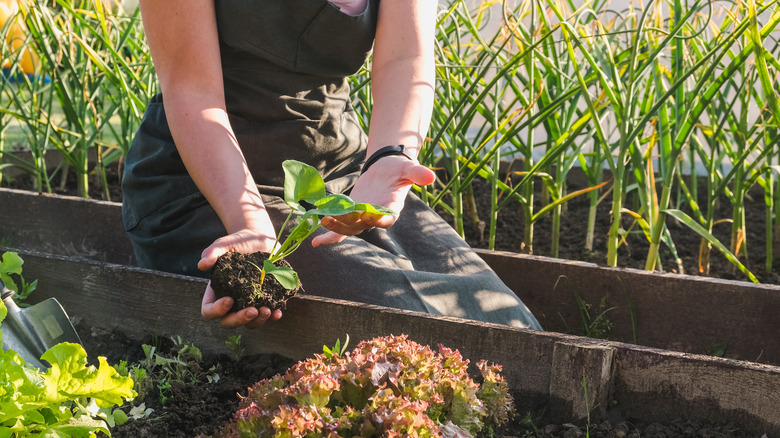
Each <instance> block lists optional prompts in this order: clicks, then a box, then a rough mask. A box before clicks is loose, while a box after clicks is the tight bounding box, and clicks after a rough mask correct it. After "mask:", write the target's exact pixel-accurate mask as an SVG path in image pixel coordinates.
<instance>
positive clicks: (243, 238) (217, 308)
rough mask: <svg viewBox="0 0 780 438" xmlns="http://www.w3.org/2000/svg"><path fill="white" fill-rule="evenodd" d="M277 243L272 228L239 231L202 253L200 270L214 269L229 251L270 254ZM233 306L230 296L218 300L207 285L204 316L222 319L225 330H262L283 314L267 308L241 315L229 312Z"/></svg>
mask: <svg viewBox="0 0 780 438" xmlns="http://www.w3.org/2000/svg"><path fill="white" fill-rule="evenodd" d="M275 242H276V238H275V237H274V236H273V229H271V230H270V232H255V231H252V230H240V231H237V232H235V233H232V234H228V235H227V236H224V237H220V238H219V239H217V240H215V241H214V243H212V244H211V245H210V246H209V247H208V248H206V249H205V250H203V253H202V254H201V259H200V262H198V269H201V270H203V271H207V270H209V269H211V267H212V266H214V263H216V261H217V259H218V258H219V256H221V255H222V254H225V253H227V252H242V253H253V252H257V251H262V252H271V250H272V249H273V246H274V244H275ZM232 307H233V299H232V298H231V297H222V298H220V299H218V300H217V299H216V296H215V294H214V290H213V289H212V288H211V283H210V282H209V284H208V285H207V286H206V292H205V293H204V294H203V301H202V302H201V308H200V310H201V315H203V318H204V319H206V320H214V319H219V320H220V323H221V324H222V326H223V327H225V328H237V327H241V326H243V327H246V328H248V329H253V328H257V327H260V326H261V325H263V324H265V323H266V322H267V321H269V320H270V321H276V320H278V319H280V318H281V317H282V311H281V310H279V309H276V310H274V311H271V309H269V308H267V307H261V308H260V309H259V310H258V309H256V308H254V307H248V308H246V309H241V310H239V311H238V312H230V309H231V308H232Z"/></svg>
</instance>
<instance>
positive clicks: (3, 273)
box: [0, 251, 24, 292]
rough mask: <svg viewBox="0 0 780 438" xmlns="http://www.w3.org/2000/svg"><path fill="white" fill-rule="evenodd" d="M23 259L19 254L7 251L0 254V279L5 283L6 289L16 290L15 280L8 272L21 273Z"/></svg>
mask: <svg viewBox="0 0 780 438" xmlns="http://www.w3.org/2000/svg"><path fill="white" fill-rule="evenodd" d="M23 263H24V261H23V260H22V258H21V257H19V254H17V253H15V252H11V251H8V252H6V253H4V254H2V255H1V256H0V280H2V281H3V283H5V285H6V287H8V289H11V290H13V291H14V292H18V289H17V286H16V282H14V280H13V279H12V278H11V277H10V275H9V274H21V273H22V264H23Z"/></svg>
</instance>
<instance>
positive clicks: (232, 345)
mask: <svg viewBox="0 0 780 438" xmlns="http://www.w3.org/2000/svg"><path fill="white" fill-rule="evenodd" d="M225 346H226V347H227V349H228V352H230V355H231V356H232V357H233V360H235V361H238V360H240V359H241V357H242V356H243V355H244V347H242V346H241V335H233V336H230V337H228V339H227V341H225Z"/></svg>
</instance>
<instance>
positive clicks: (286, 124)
mask: <svg viewBox="0 0 780 438" xmlns="http://www.w3.org/2000/svg"><path fill="white" fill-rule="evenodd" d="M140 7H141V13H142V18H143V22H144V26H145V30H146V36H147V38H148V43H149V47H150V51H151V55H152V59H153V61H154V65H155V69H156V71H157V75H158V78H159V81H160V87H161V90H162V93H161V96H157V97H155V98H154V99H153V100H152V102H151V103H150V104H149V107H148V109H147V113H146V116H145V118H144V121H143V123H142V125H141V127H140V129H139V131H138V133H137V134H136V138H135V140H134V143H133V146H132V147H131V149H130V151H129V153H128V155H127V163H126V168H125V169H126V170H125V175H124V178H123V191H124V205H123V217H124V221H125V226H126V228H127V230H128V233H129V235H130V237H131V240H132V242H133V245H134V249H135V252H136V258H137V260H138V262H139V265H140V266H143V267H147V268H153V269H159V270H165V271H169V272H177V273H183V274H189V275H198V274H199V273H198V271H197V269H200V270H201V271H202V272H201V273H200V274H201V275H206V274H205V272H206V271H208V269H210V268H211V267H212V266H213V264H214V262H215V261H216V259H217V258H218V257H219V256H220V255H221V254H224V253H225V252H227V251H240V252H255V251H269V250H270V249H271V248H272V246H273V244H274V241H275V236H276V231H275V230H276V228H275V227H278V226H280V225H281V220H282V219H283V218H284V217H285V216H286V215H287V212H288V211H289V210H287V207H286V205H285V204H284V202H283V201H282V199H281V198H280V196H281V194H282V189H281V187H282V186H283V172H282V166H281V163H282V161H284V160H285V159H296V160H299V161H303V162H305V163H307V164H309V165H312V166H314V167H316V168H317V169H318V170H319V171H320V172H321V174H322V175H323V178H324V179H325V181H326V185H327V188H328V190H329V191H331V192H345V191H349V193H350V196H351V197H352V198H353V199H355V200H356V201H359V202H370V203H373V204H380V205H385V206H387V207H390V208H393V209H394V210H395V211H400V212H401V214H400V215H399V217H397V218H396V217H391V216H372V215H369V214H362V215H347V216H342V217H325V218H323V220H322V224H323V226H324V227H325V228H326V230H322V229H321V231H322V232H318V233H317V234H316V235H315V237H314V238H313V240H312V245H311V246H308V245H303V246H302V247H301V248H300V249H299V250H298V251H297V252H296V253H294V254H293V255H292V256H291V257H289V261H290V263H291V264H292V265H293V266H294V267H295V269H296V270H297V271H298V274H299V276H300V278H301V282H302V283H303V285H304V288H305V289H306V291H307V292H308V293H312V294H316V295H322V296H328V297H332V298H340V299H349V300H353V301H360V302H365V303H371V304H379V305H386V306H392V307H398V308H405V309H410V310H418V311H423V312H429V313H434V314H443V315H450V316H460V317H466V318H474V319H480V320H484V321H492V322H499V323H506V324H512V325H519V326H524V327H531V328H535V329H539V328H540V327H539V325H538V322H537V321H536V320H535V318H534V317H533V316H532V315H531V314H530V312H529V311H528V310H527V308H526V307H525V306H524V305H523V304H522V303H521V302H520V301H519V300H518V299H517V298H516V296H515V295H514V294H513V293H512V291H510V290H509V289H508V288H506V286H504V285H503V284H502V283H501V282H500V280H498V278H497V277H496V276H495V274H494V273H493V272H492V271H490V270H489V268H488V267H487V266H486V265H485V264H484V263H483V262H482V261H481V260H480V259H479V257H478V256H477V255H476V254H474V252H473V251H471V250H470V249H469V248H468V246H467V245H466V244H465V243H463V242H462V240H460V239H459V238H458V236H457V235H456V234H455V233H454V232H453V231H452V229H451V228H450V227H449V226H448V225H447V224H446V223H444V222H443V221H442V220H441V219H440V218H439V217H438V216H436V214H435V213H433V212H432V211H431V210H430V209H428V208H427V207H426V206H425V205H423V204H422V202H421V201H420V200H419V199H417V198H415V197H413V196H409V197H407V194H408V192H409V189H410V187H411V185H413V184H419V185H427V184H430V183H432V182H433V181H434V179H435V177H434V174H433V172H432V171H431V170H430V169H428V168H426V167H424V166H421V165H419V163H417V161H416V159H415V157H416V155H417V153H418V151H419V147H420V145H421V144H422V142H423V139H424V138H425V134H426V131H427V130H428V124H429V120H430V114H431V107H432V99H433V93H434V90H433V87H434V70H433V69H434V64H433V61H434V57H433V43H434V23H435V14H436V8H437V2H435V1H432V0H387V1H382V2H380V1H379V0H334V1H332V2H328V1H326V0H254V1H251V0H141V2H140ZM372 50H373V58H372V59H373V62H372V64H373V67H372V90H373V98H374V106H373V113H372V116H371V125H370V131H369V135H368V138H366V136H365V135H364V133H363V131H362V130H361V128H360V126H359V125H358V122H357V119H356V117H355V115H354V113H353V111H352V109H351V105H350V99H349V97H350V96H349V87H348V84H347V80H346V77H347V76H349V75H351V74H354V73H355V72H356V71H358V70H359V69H360V67H361V66H362V65H363V63H364V62H365V60H366V59H367V57H368V55H369V53H371V52H372ZM398 145H403V151H401V148H400V147H398ZM366 157H370V158H369V161H370V162H371V163H372V164H370V166H368V168H367V169H364V171H363V172H361V167H362V165H363V163H364V159H365V158H366ZM203 248H205V249H203ZM196 267H197V269H196ZM231 306H232V301H231V299H230V298H222V299H220V300H216V301H215V300H214V295H213V291H212V290H211V289H210V287H207V289H206V293H205V294H204V299H203V306H202V309H201V310H202V313H203V316H204V318H206V319H217V318H219V319H220V320H221V323H222V325H223V326H225V327H238V326H246V327H248V328H253V327H257V326H260V325H262V324H264V323H265V322H266V321H269V320H277V319H279V318H281V311H279V310H275V311H273V312H272V311H270V310H269V309H267V308H262V309H260V310H259V311H258V310H257V309H254V308H247V309H243V310H240V311H238V312H228V310H229V309H230V307H231Z"/></svg>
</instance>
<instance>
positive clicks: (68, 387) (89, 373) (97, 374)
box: [41, 343, 135, 408]
mask: <svg viewBox="0 0 780 438" xmlns="http://www.w3.org/2000/svg"><path fill="white" fill-rule="evenodd" d="M41 358H42V359H43V360H45V361H47V362H49V363H50V364H51V368H49V369H48V370H47V371H46V373H45V374H43V379H44V381H45V382H46V389H45V394H44V395H43V398H44V399H45V400H48V401H51V402H53V403H59V402H62V401H64V400H74V399H77V398H79V397H93V398H94V399H95V401H96V402H97V404H98V406H100V407H102V408H106V407H110V406H113V405H121V404H122V403H123V399H131V398H133V397H135V393H134V392H133V380H132V379H131V378H130V377H126V376H120V375H119V373H117V372H116V370H115V369H114V368H113V367H112V366H110V365H108V363H107V362H106V358H105V357H102V356H101V357H98V361H99V366H98V368H95V367H94V366H87V353H86V351H84V347H82V346H81V345H79V344H73V343H61V344H57V345H55V346H54V347H52V348H50V349H49V350H48V351H46V352H45V353H44V354H43V356H41Z"/></svg>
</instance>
